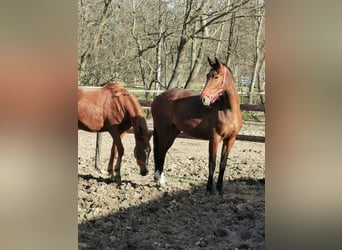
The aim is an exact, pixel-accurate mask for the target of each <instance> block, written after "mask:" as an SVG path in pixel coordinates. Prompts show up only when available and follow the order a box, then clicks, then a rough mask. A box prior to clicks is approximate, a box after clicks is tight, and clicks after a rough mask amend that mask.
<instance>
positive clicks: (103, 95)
mask: <svg viewBox="0 0 342 250" xmlns="http://www.w3.org/2000/svg"><path fill="white" fill-rule="evenodd" d="M126 95H128V91H127V90H126V89H125V88H123V87H122V86H121V85H120V84H118V83H109V84H107V85H106V86H104V87H102V88H81V89H80V88H79V89H78V120H79V122H78V124H79V128H80V129H84V130H88V131H106V130H107V129H109V128H110V127H112V126H113V125H118V124H120V123H121V122H122V121H123V119H124V116H125V108H124V105H123V101H122V100H121V98H120V96H126Z"/></svg>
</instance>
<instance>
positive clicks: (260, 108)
mask: <svg viewBox="0 0 342 250" xmlns="http://www.w3.org/2000/svg"><path fill="white" fill-rule="evenodd" d="M139 102H140V105H141V106H142V107H143V108H149V109H150V108H151V104H152V102H151V101H139ZM240 108H241V110H244V111H261V112H265V106H264V105H251V104H241V105H240ZM149 130H150V131H152V130H153V128H151V126H150V128H149ZM128 133H133V130H132V129H130V130H129V131H128ZM177 137H178V138H186V139H198V138H194V137H192V136H189V135H187V134H184V133H180V134H179V135H178V136H177ZM236 139H237V140H239V141H251V142H260V143H264V142H265V136H256V135H237V137H236Z"/></svg>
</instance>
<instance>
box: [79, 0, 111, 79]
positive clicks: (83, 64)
mask: <svg viewBox="0 0 342 250" xmlns="http://www.w3.org/2000/svg"><path fill="white" fill-rule="evenodd" d="M111 2H112V0H107V1H105V2H104V7H103V10H102V15H101V17H100V20H99V26H98V29H97V31H96V33H95V36H94V42H93V43H91V44H90V45H89V46H88V48H87V49H86V50H85V51H84V52H83V54H82V55H81V57H80V68H79V70H80V77H79V79H80V80H81V81H85V84H84V85H89V84H90V83H89V82H88V81H89V80H90V78H91V77H90V76H89V72H87V71H88V68H89V66H90V64H91V63H92V60H94V59H95V58H94V57H95V56H96V51H97V49H98V46H99V44H100V42H101V37H102V35H103V30H104V26H105V24H106V22H107V17H108V14H109V10H110V9H109V6H110V4H111ZM90 85H96V82H94V83H92V84H90Z"/></svg>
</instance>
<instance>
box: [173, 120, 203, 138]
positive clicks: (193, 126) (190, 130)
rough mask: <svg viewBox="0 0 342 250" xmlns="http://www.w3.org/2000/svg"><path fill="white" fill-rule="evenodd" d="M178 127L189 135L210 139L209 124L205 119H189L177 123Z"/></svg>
mask: <svg viewBox="0 0 342 250" xmlns="http://www.w3.org/2000/svg"><path fill="white" fill-rule="evenodd" d="M176 126H177V128H178V129H179V130H181V131H183V132H184V133H186V134H187V135H190V136H192V137H195V138H200V139H205V140H208V139H209V130H208V126H207V124H205V122H204V121H203V120H198V119H194V120H187V121H184V122H179V123H178V124H176Z"/></svg>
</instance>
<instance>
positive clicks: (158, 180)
mask: <svg viewBox="0 0 342 250" xmlns="http://www.w3.org/2000/svg"><path fill="white" fill-rule="evenodd" d="M154 180H155V182H156V183H157V185H158V186H164V185H165V177H164V173H161V174H160V172H159V170H157V171H156V172H154Z"/></svg>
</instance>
